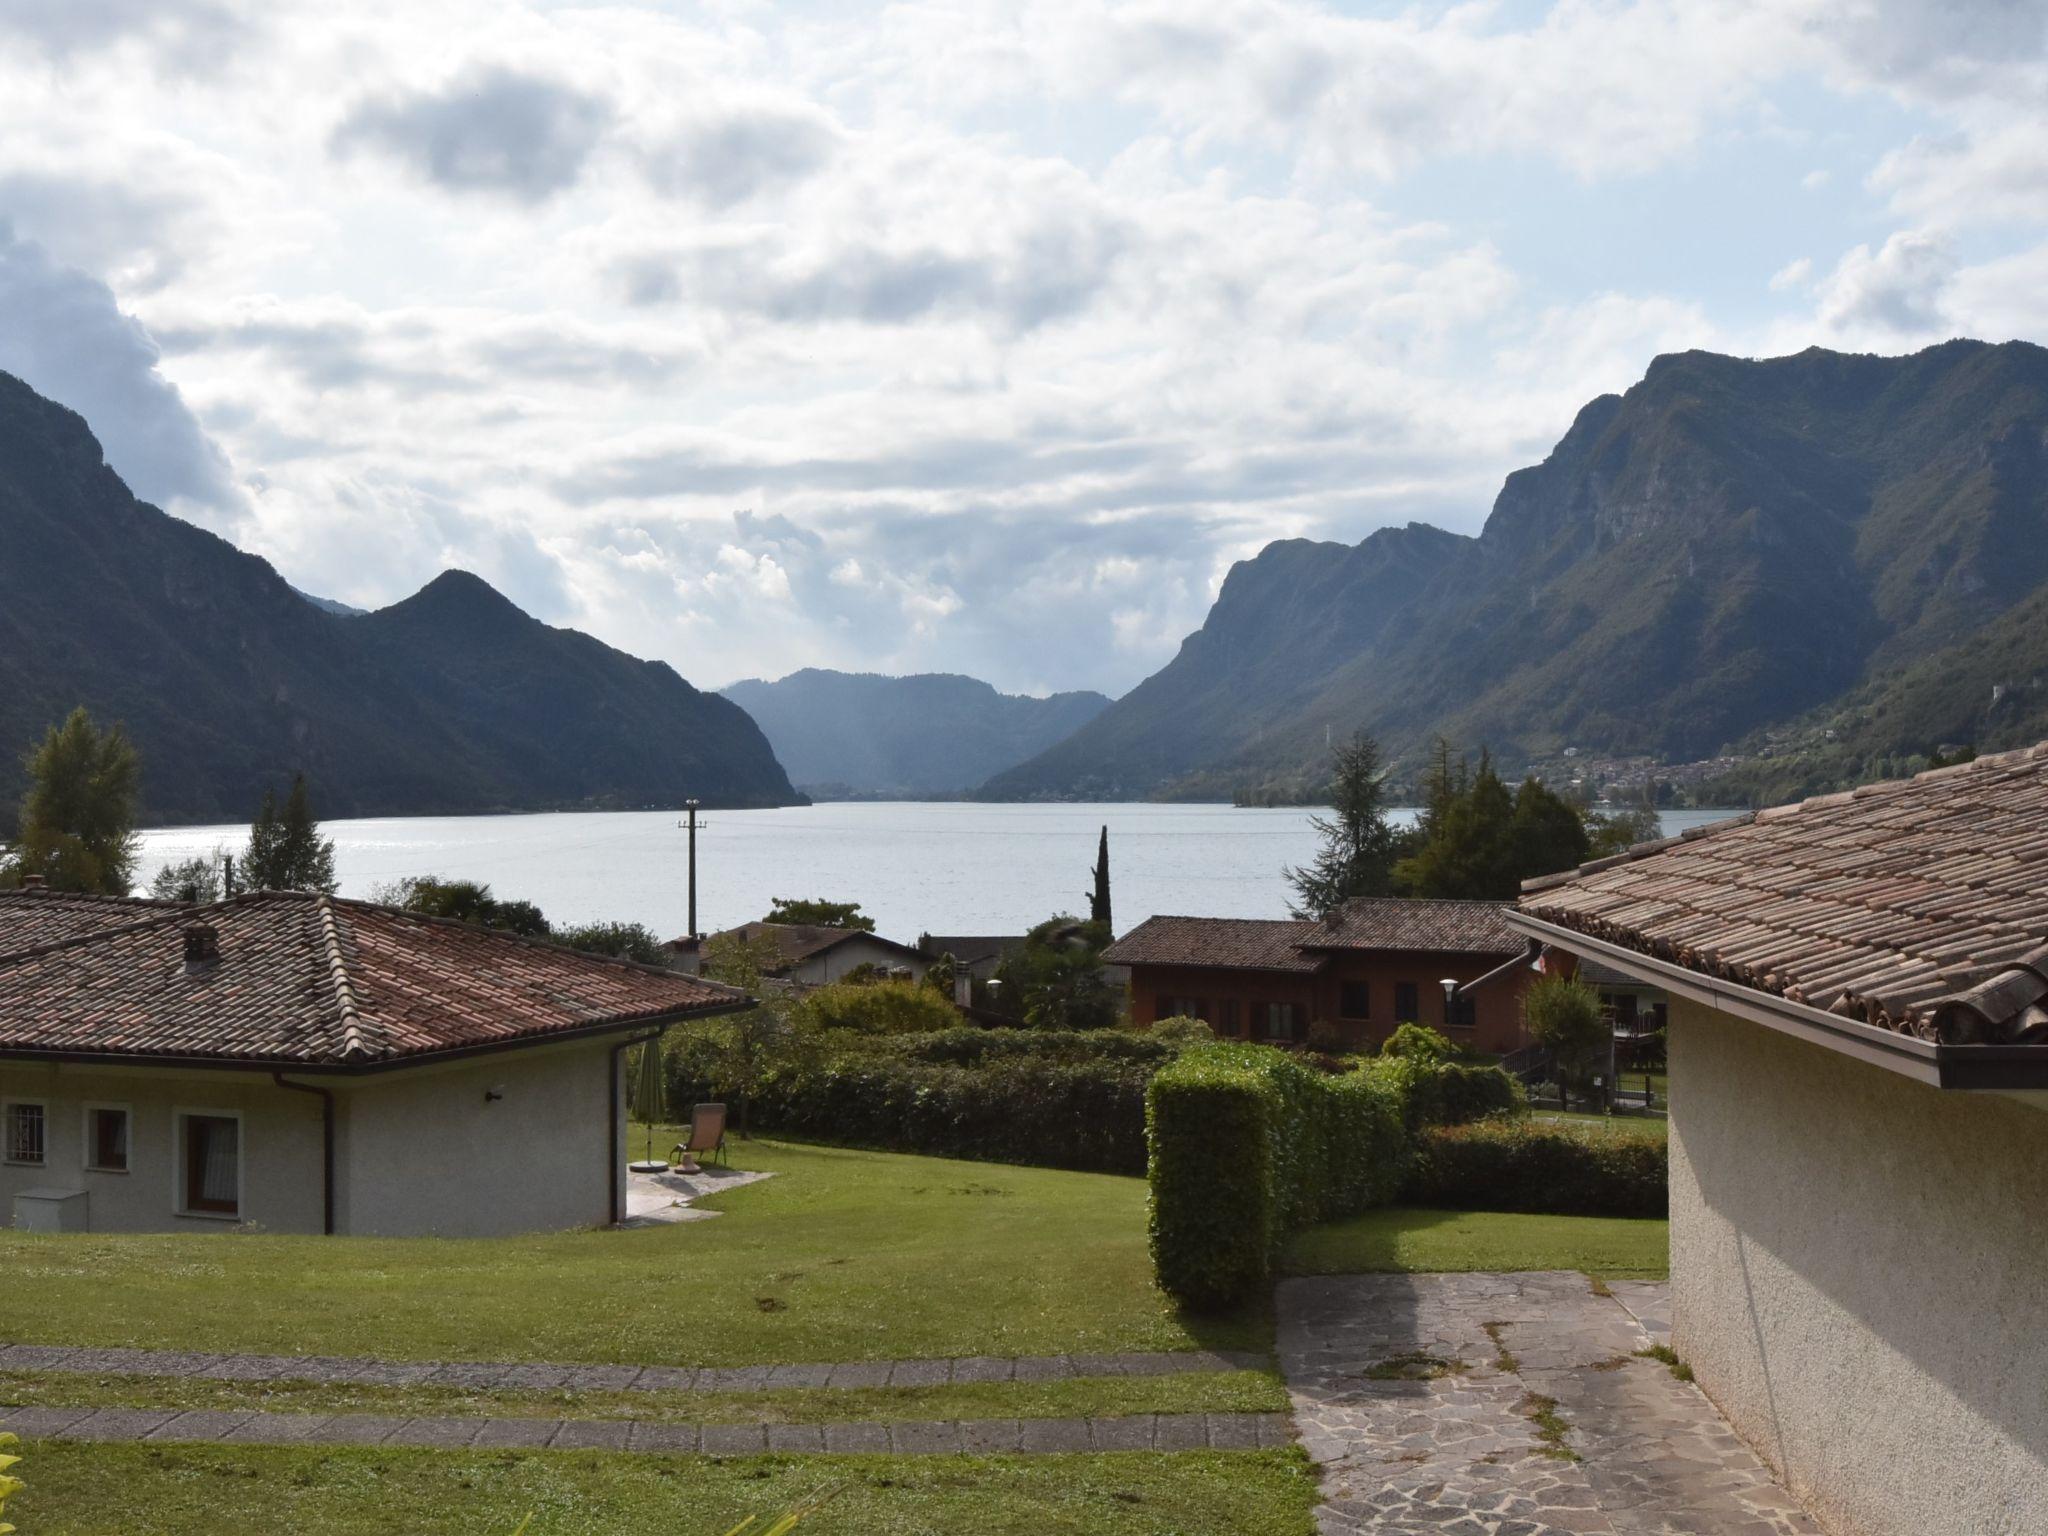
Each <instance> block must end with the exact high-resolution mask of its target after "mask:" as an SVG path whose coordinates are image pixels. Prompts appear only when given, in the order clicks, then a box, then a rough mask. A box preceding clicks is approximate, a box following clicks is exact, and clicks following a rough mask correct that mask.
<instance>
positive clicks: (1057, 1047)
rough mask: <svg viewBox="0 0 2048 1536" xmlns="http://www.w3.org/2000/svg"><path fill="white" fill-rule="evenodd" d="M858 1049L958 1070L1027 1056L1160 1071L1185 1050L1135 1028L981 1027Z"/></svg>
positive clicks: (900, 1038) (879, 1042) (869, 1043)
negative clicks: (1133, 1065)
mask: <svg viewBox="0 0 2048 1536" xmlns="http://www.w3.org/2000/svg"><path fill="white" fill-rule="evenodd" d="M854 1048H856V1049H861V1050H869V1051H886V1052H892V1053H896V1054H900V1055H902V1056H905V1057H908V1058H909V1059H910V1060H913V1061H930V1062H940V1063H945V1064H947V1065H951V1066H956V1067H973V1066H979V1065H980V1064H981V1063H983V1062H986V1061H1004V1060H1015V1059H1018V1058H1022V1057H1030V1058H1034V1059H1037V1060H1043V1061H1117V1062H1136V1063H1140V1064H1143V1065H1145V1066H1149V1067H1159V1066H1163V1065H1165V1064H1166V1063H1167V1062H1169V1061H1171V1060H1173V1058H1174V1057H1175V1056H1177V1055H1179V1054H1180V1052H1181V1050H1182V1048H1183V1047H1182V1045H1181V1044H1180V1043H1178V1042H1177V1041H1175V1040H1173V1039H1171V1038H1169V1039H1165V1040H1162V1039H1160V1038H1159V1036H1158V1033H1157V1031H1154V1030H1147V1031H1146V1032H1145V1033H1143V1034H1138V1033H1136V1032H1134V1031H1131V1030H1123V1029H1098V1030H1090V1031H1088V1032H1087V1033H1085V1034H1084V1033H1081V1032H1078V1031H1075V1030H1065V1029H1059V1030H1053V1029H977V1028H975V1027H974V1026H972V1025H962V1026H960V1027H959V1028H957V1029H946V1030H936V1031H933V1032H932V1033H930V1034H922V1035H896V1036H893V1037H890V1038H888V1039H882V1040H874V1041H861V1042H856V1043H855V1046H854Z"/></svg>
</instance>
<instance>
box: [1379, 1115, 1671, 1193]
mask: <svg viewBox="0 0 2048 1536" xmlns="http://www.w3.org/2000/svg"><path fill="white" fill-rule="evenodd" d="M1668 1166H1669V1163H1668V1152H1667V1147H1666V1144H1665V1142H1664V1141H1663V1139H1662V1138H1660V1137H1654V1136H1634V1135H1627V1134H1622V1133H1617V1132H1611V1131H1604V1130H1603V1131H1599V1132H1587V1131H1581V1130H1578V1129H1576V1128H1575V1127H1572V1126H1568V1125H1559V1124H1556V1123H1554V1122H1551V1123H1545V1122H1540V1121H1533V1120H1482V1121H1479V1122H1477V1123H1476V1124H1472V1125H1459V1126H1441V1127H1435V1128H1431V1129H1426V1130H1424V1131H1422V1132H1421V1133H1420V1135H1419V1136H1418V1137H1417V1143H1416V1154H1415V1161H1414V1175H1413V1177H1412V1178H1411V1180H1410V1182H1409V1198H1411V1199H1412V1200H1414V1201H1415V1203H1416V1204H1418V1205H1437V1206H1451V1207H1457V1208H1463V1209H1470V1210H1489V1211H1543V1212H1549V1213H1553V1214H1557V1215H1566V1216H1573V1215H1589V1216H1663V1215H1666V1214H1668V1212H1669V1209H1670V1205H1669V1197H1668V1191H1667V1184H1666V1174H1667V1170H1668Z"/></svg>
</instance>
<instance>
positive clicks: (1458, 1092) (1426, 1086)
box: [1364, 1042, 1528, 1131]
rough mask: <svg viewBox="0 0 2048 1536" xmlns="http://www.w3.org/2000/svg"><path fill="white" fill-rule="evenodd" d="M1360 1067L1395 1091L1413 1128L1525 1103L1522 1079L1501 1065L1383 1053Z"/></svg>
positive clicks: (1515, 1109)
mask: <svg viewBox="0 0 2048 1536" xmlns="http://www.w3.org/2000/svg"><path fill="white" fill-rule="evenodd" d="M1390 1043H1391V1042H1390ZM1364 1070H1365V1071H1366V1072H1368V1073H1370V1074H1371V1075H1373V1076H1375V1077H1377V1078H1379V1079H1380V1080H1381V1081H1382V1082H1383V1083H1385V1084H1386V1085H1387V1086H1388V1087H1389V1088H1390V1089H1391V1090H1392V1091H1393V1092H1394V1094H1395V1095H1396V1097H1397V1098H1398V1099H1399V1101H1400V1103H1401V1111H1402V1120H1403V1121H1404V1123H1405V1124H1406V1125H1407V1126H1408V1128H1409V1129H1410V1130H1411V1131H1414V1130H1419V1129H1421V1128H1422V1127H1423V1126H1427V1125H1462V1124H1463V1123H1465V1122H1466V1121H1468V1120H1481V1119H1484V1118H1485V1117H1486V1116H1488V1115H1510V1114H1519V1113H1520V1112H1521V1111H1523V1110H1525V1109H1527V1108H1528V1100H1527V1099H1526V1098H1525V1097H1524V1096H1523V1093H1522V1086H1521V1084H1520V1083H1518V1082H1516V1081H1515V1080H1514V1079H1513V1078H1512V1077H1510V1076H1509V1075H1508V1074H1507V1073H1505V1072H1503V1071H1502V1070H1501V1069H1500V1068H1499V1067H1494V1066H1480V1065H1478V1064H1476V1063H1472V1062H1462V1061H1446V1060H1436V1059H1433V1058H1431V1057H1428V1056H1419V1055H1407V1056H1381V1057H1380V1058H1379V1059H1378V1060H1376V1061H1372V1062H1369V1063H1367V1064H1366V1066H1365V1068H1364Z"/></svg>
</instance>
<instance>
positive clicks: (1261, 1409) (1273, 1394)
mask: <svg viewBox="0 0 2048 1536" xmlns="http://www.w3.org/2000/svg"><path fill="white" fill-rule="evenodd" d="M0 1405H5V1406H7V1407H51V1408H58V1407H65V1408H76V1407H91V1408H167V1409H187V1408H248V1409H255V1410H257V1411H259V1412H264V1413H376V1414H403V1415H405V1416H407V1417H415V1418H435V1417H449V1418H541V1419H647V1420H666V1421H668V1422H671V1423H681V1424H834V1423H851V1422H860V1421H875V1420H884V1419H895V1420H902V1419H919V1420H925V1419H996V1418H1002V1419H1051V1418H1090V1417H1114V1416H1117V1415H1121V1414H1132V1413H1284V1412H1286V1410H1287V1391H1286V1388H1285V1387H1283V1386H1282V1385H1281V1383H1280V1378H1279V1377H1278V1376H1277V1375H1275V1374H1274V1373H1272V1372H1269V1371H1214V1372H1211V1371H1192V1372H1189V1373H1187V1374H1185V1375H1180V1376H1094V1377H1084V1378H1080V1379H1075V1380H1068V1381H1043V1382H963V1383H959V1384H957V1385H948V1386H938V1387H874V1388H846V1389H837V1388H834V1389H806V1390H798V1389H791V1390H787V1391H774V1392H557V1391H523V1392H522V1391H477V1390H472V1389H468V1388H462V1387H424V1386H410V1387H389V1386H374V1385H366V1386H351V1385H349V1384H347V1383H345V1382H344V1383H340V1384H323V1383H319V1382H305V1381H299V1382H282V1381H279V1382H260V1381H206V1380H202V1379H195V1378H189V1377H162V1376H85V1375H68V1374H65V1373H63V1372H58V1371H47V1372H45V1371H14V1372H0Z"/></svg>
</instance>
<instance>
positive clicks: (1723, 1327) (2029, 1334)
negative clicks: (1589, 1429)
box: [1670, 999, 2048, 1536]
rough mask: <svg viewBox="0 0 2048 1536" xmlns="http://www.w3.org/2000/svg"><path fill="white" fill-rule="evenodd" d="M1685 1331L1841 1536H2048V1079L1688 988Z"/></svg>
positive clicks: (1680, 1252)
mask: <svg viewBox="0 0 2048 1536" xmlns="http://www.w3.org/2000/svg"><path fill="white" fill-rule="evenodd" d="M1670 1049H1671V1084H1672V1119H1671V1128H1672V1133H1671V1264H1672V1307H1673V1329H1674V1332H1673V1341H1672V1342H1673V1346H1674V1348H1676V1350H1677V1351H1678V1353H1679V1354H1680V1355H1681V1356H1682V1357H1684V1359H1686V1360H1687V1361H1688V1362H1689V1363H1690V1364H1691V1365H1692V1367H1693V1369H1694V1371H1695V1372H1696V1373H1697V1375H1698V1378H1699V1383H1700V1385H1701V1387H1702V1388H1704V1389H1705V1391H1706V1393H1707V1395H1708V1396H1709V1397H1711V1398H1712V1399H1713V1400H1714V1402H1715V1403H1716V1404H1718V1405H1719V1406H1720V1408H1721V1410H1722V1412H1723V1413H1725V1414H1726V1415H1727V1416H1728V1419H1729V1421H1730V1422H1731V1423H1732V1424H1733V1425H1734V1426H1735V1428H1736V1429H1737V1430H1738V1431H1739V1432H1740V1433H1741V1434H1742V1435H1743V1437H1744V1438H1745V1439H1747V1440H1748V1441H1749V1442H1750V1443H1751V1444H1752V1445H1754V1446H1755V1447H1756V1449H1757V1450H1758V1451H1759V1452H1760V1453H1761V1454H1762V1455H1763V1456H1764V1457H1765V1458H1766V1460H1768V1461H1769V1462H1770V1463H1771V1465H1772V1466H1773V1467H1774V1468H1775V1469H1776V1470H1777V1471H1778V1473H1779V1474H1780V1476H1782V1477H1783V1478H1784V1479H1785V1481H1786V1483H1787V1484H1788V1486H1790V1487H1791V1488H1792V1490H1793V1491H1794V1492H1795V1493H1796V1494H1798V1495H1799V1497H1800V1498H1802V1499H1803V1500H1805V1501H1806V1502H1807V1503H1808V1504H1809V1506H1810V1507H1811V1508H1813V1509H1814V1510H1815V1512H1816V1513H1817V1514H1818V1515H1819V1516H1820V1518H1821V1519H1822V1520H1823V1522H1824V1523H1826V1524H1827V1526H1828V1528H1829V1529H1830V1530H1831V1531H1834V1532H1837V1533H1840V1536H1852V1533H1853V1536H2037V1533H2040V1532H2048V1095H2030V1096H2001V1095H1994V1094H1981V1093H1970V1094H1965V1093H1955V1092H1948V1093H1944V1092H1942V1091H1940V1090H1937V1089H1934V1088H1929V1087H1925V1086H1922V1085H1921V1084H1918V1083H1915V1082H1912V1081H1910V1080H1909V1079H1907V1078H1904V1077H1901V1076H1898V1075H1896V1074H1894V1073H1890V1072H1887V1071H1884V1070H1883V1069H1881V1068H1877V1067H1871V1066H1865V1065H1863V1064H1861V1063H1858V1062H1854V1061H1850V1060H1848V1059H1847V1058H1845V1057H1842V1056H1840V1055H1837V1054H1835V1053H1833V1052H1829V1051H1825V1050H1822V1049H1820V1048H1819V1047H1816V1046H1810V1045H1807V1044H1805V1043H1803V1042H1800V1041H1797V1040H1793V1039H1790V1038H1788V1037H1786V1036H1784V1035H1782V1034H1778V1033H1776V1032H1773V1031H1771V1030H1767V1029H1765V1028H1763V1027H1761V1026H1759V1025H1755V1024H1751V1023H1748V1022H1746V1021H1743V1020H1740V1019H1736V1018H1733V1017H1731V1016H1729V1015H1727V1014H1724V1013H1720V1012H1718V1011H1715V1010H1711V1009H1707V1008H1704V1007H1702V1006H1700V1005H1698V1004H1692V1003H1686V1002H1682V1001H1679V1000H1676V999H1674V1000H1673V1004H1672V1017H1671V1028H1670Z"/></svg>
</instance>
